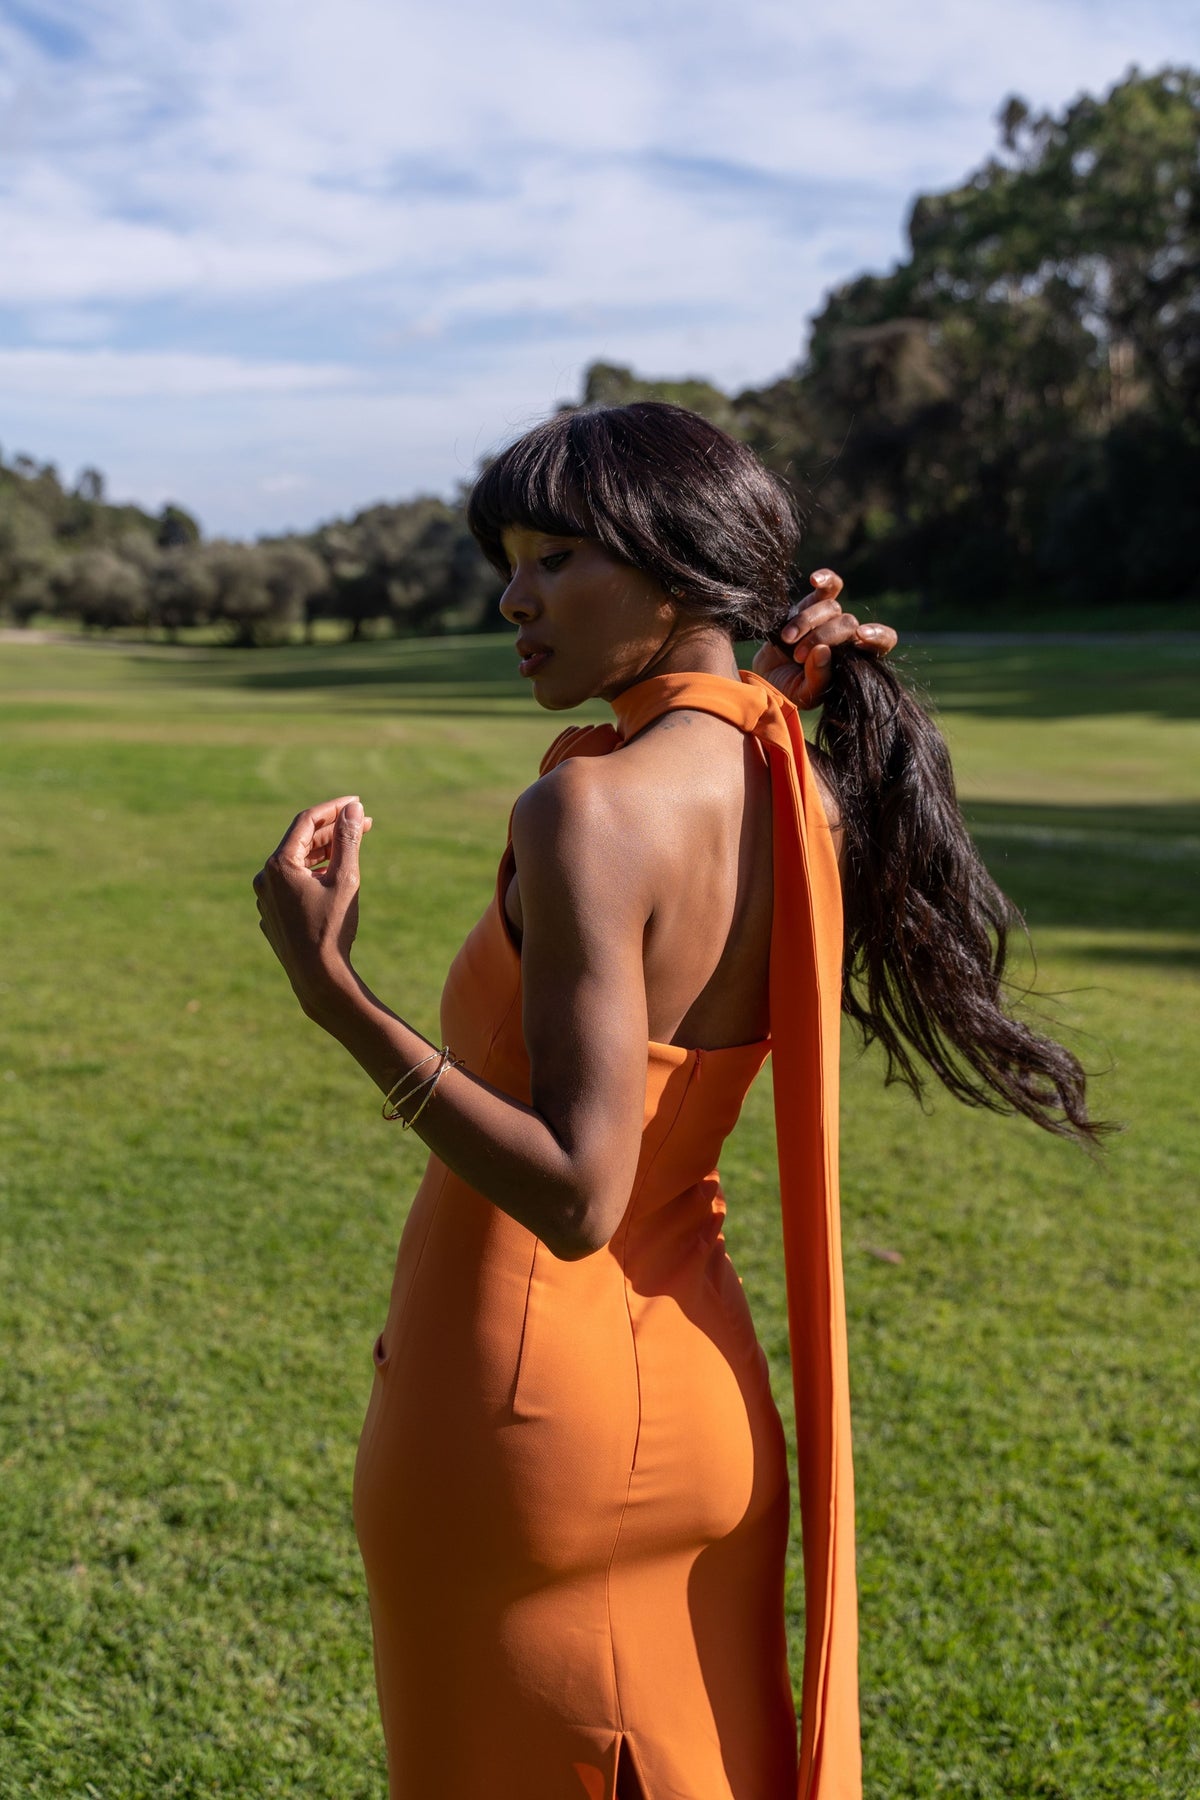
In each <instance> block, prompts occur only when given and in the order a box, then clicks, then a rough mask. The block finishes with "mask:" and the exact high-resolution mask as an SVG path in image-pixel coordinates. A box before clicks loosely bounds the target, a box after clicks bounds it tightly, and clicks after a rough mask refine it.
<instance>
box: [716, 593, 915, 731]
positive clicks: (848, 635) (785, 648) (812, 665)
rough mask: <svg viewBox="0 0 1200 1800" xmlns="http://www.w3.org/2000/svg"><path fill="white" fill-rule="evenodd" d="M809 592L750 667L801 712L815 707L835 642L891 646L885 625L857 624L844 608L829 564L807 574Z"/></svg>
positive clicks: (877, 649)
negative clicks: (808, 576)
mask: <svg viewBox="0 0 1200 1800" xmlns="http://www.w3.org/2000/svg"><path fill="white" fill-rule="evenodd" d="M810 579H811V581H812V586H813V591H812V593H811V594H810V595H809V596H808V598H807V600H803V601H801V603H800V605H799V606H797V607H794V608H793V609H792V612H791V613H790V614H789V616H788V620H787V623H786V624H785V625H784V626H783V628H782V630H781V631H780V632H779V638H780V642H779V643H772V642H767V643H765V644H764V645H763V646H762V649H761V650H759V652H758V654H757V655H756V656H755V658H754V661H753V663H752V664H751V667H752V668H753V670H754V673H755V674H756V675H761V676H763V677H764V678H765V679H766V680H767V681H769V682H770V683H771V684H772V686H773V687H777V688H778V689H779V691H780V693H781V694H783V695H784V696H785V697H786V698H787V699H788V700H790V701H791V702H792V704H793V705H794V706H798V707H799V708H800V710H801V711H802V712H805V711H808V710H809V709H810V708H811V707H814V706H820V704H821V701H822V699H823V698H824V696H825V691H826V689H827V688H828V686H829V681H830V675H831V673H832V668H833V652H834V650H835V649H837V648H838V647H839V646H840V645H843V644H853V645H854V646H855V647H856V649H859V650H869V651H872V652H874V653H875V654H876V655H878V656H886V655H887V654H888V652H889V650H894V649H895V648H896V643H897V638H896V633H895V632H894V631H893V630H892V628H891V626H890V625H861V624H860V623H859V621H858V620H857V619H856V618H855V617H854V614H853V613H848V612H843V611H842V606H841V602H840V600H839V599H838V596H839V594H840V593H841V591H842V578H841V576H840V575H836V574H835V573H834V571H833V570H832V569H818V570H816V572H815V573H814V574H813V575H812V576H811V578H810Z"/></svg>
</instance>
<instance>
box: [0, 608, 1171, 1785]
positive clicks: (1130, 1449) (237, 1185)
mask: <svg viewBox="0 0 1200 1800" xmlns="http://www.w3.org/2000/svg"><path fill="white" fill-rule="evenodd" d="M916 660H917V661H918V664H919V670H920V672H921V674H922V675H923V677H924V678H925V679H926V680H927V681H928V683H929V685H930V686H931V688H932V690H933V692H934V693H935V695H937V696H939V697H942V698H944V700H945V703H946V705H947V707H948V711H947V715H946V720H945V723H946V726H947V729H948V732H949V734H950V737H951V740H952V742H953V745H954V749H955V755H956V761H957V766H958V769H959V772H960V778H961V782H962V788H963V792H964V796H965V799H966V801H967V804H968V809H969V811H970V813H971V816H972V818H973V820H974V821H975V823H976V827H977V829H978V831H979V834H980V841H981V843H982V844H983V846H984V848H985V851H986V853H987V854H988V856H989V859H990V860H991V861H992V863H993V866H994V867H995V868H996V871H997V873H998V875H999V876H1000V878H1001V880H1002V882H1004V883H1005V885H1007V886H1008V887H1009V889H1010V891H1012V892H1013V894H1014V896H1015V897H1016V898H1017V899H1018V900H1019V901H1020V902H1021V903H1022V904H1023V905H1024V906H1025V907H1026V909H1027V911H1028V914H1029V918H1030V922H1031V926H1032V928H1033V933H1034V940H1035V945H1036V949H1037V954H1038V966H1039V987H1040V988H1041V989H1042V990H1043V991H1044V992H1045V994H1046V996H1047V997H1046V998H1045V999H1044V1000H1043V1001H1041V1002H1040V1003H1039V1004H1040V1005H1041V1006H1042V1007H1043V1009H1044V1010H1045V1011H1046V1013H1047V1015H1048V1016H1049V1017H1050V1018H1052V1019H1053V1020H1054V1022H1055V1024H1056V1027H1058V1028H1061V1029H1062V1030H1063V1031H1064V1033H1066V1034H1067V1036H1068V1037H1069V1039H1070V1041H1071V1042H1072V1044H1073V1045H1074V1046H1075V1047H1076V1049H1077V1050H1079V1052H1080V1054H1082V1055H1083V1056H1084V1058H1085V1060H1086V1061H1087V1062H1088V1064H1089V1066H1091V1067H1092V1068H1094V1069H1097V1070H1104V1071H1106V1073H1105V1074H1104V1076H1103V1078H1102V1079H1101V1080H1100V1081H1098V1082H1097V1084H1096V1090H1095V1092H1096V1103H1097V1105H1098V1107H1099V1108H1100V1110H1101V1111H1103V1112H1105V1113H1107V1114H1109V1115H1111V1116H1113V1117H1116V1118H1118V1119H1121V1120H1123V1121H1125V1122H1126V1125H1127V1130H1126V1131H1125V1133H1124V1134H1123V1136H1121V1137H1120V1138H1119V1139H1117V1140H1116V1141H1115V1142H1114V1143H1113V1145H1112V1147H1111V1149H1110V1150H1109V1152H1108V1154H1107V1156H1106V1157H1105V1159H1104V1160H1103V1162H1102V1163H1095V1162H1093V1161H1091V1160H1089V1159H1088V1158H1087V1157H1085V1156H1084V1155H1082V1154H1081V1153H1080V1152H1078V1151H1076V1150H1074V1149H1073V1148H1072V1147H1071V1146H1069V1145H1064V1144H1058V1143H1054V1142H1051V1141H1049V1140H1048V1139H1046V1138H1045V1137H1043V1136H1042V1135H1040V1134H1038V1133H1036V1132H1035V1131H1034V1130H1033V1129H1032V1128H1030V1127H1027V1126H1025V1125H1022V1124H1014V1123H1012V1122H1006V1121H1000V1120H996V1119H993V1118H991V1117H988V1116H986V1115H982V1114H976V1113H969V1112H966V1111H964V1110H963V1109H961V1108H956V1107H954V1106H953V1105H952V1104H951V1103H949V1102H945V1103H943V1102H942V1101H940V1100H936V1099H935V1100H934V1102H933V1106H932V1110H931V1111H930V1112H929V1113H928V1114H925V1113H923V1112H922V1111H921V1110H920V1109H919V1108H918V1107H917V1106H916V1105H915V1104H914V1103H913V1102H912V1100H911V1099H909V1098H908V1096H907V1095H905V1094H903V1093H900V1092H897V1091H896V1090H885V1089H884V1088H883V1087H882V1085H881V1082H880V1075H879V1069H878V1066H877V1063H876V1061H875V1060H874V1058H873V1057H867V1058H865V1059H859V1058H858V1057H857V1055H856V1053H855V1051H854V1047H853V1046H852V1045H850V1044H848V1045H847V1053H846V1086H845V1099H844V1108H843V1174H844V1210H845V1226H844V1229H845V1239H846V1275H847V1287H848V1295H849V1306H850V1315H851V1319H850V1330H851V1346H852V1359H853V1382H854V1394H855V1427H856V1452H857V1476H858V1491H859V1538H860V1573H861V1584H862V1635H863V1654H862V1673H863V1702H864V1722H865V1734H866V1758H867V1770H868V1793H869V1794H870V1795H872V1796H888V1797H891V1796H913V1797H914V1800H916V1797H920V1796H926V1795H936V1794H943V1793H944V1794H948V1795H954V1796H956V1797H957V1796H978V1797H979V1800H985V1797H986V1800H1000V1797H1001V1796H1006V1797H1007V1796H1012V1795H1031V1796H1033V1795H1037V1796H1042V1797H1049V1800H1062V1797H1070V1800H1091V1797H1092V1796H1113V1797H1114V1800H1115V1797H1116V1796H1118V1795H1119V1796H1120V1797H1121V1800H1129V1797H1131V1796H1146V1797H1147V1800H1149V1797H1150V1796H1155V1797H1156V1800H1157V1797H1158V1796H1163V1795H1166V1796H1178V1797H1180V1800H1182V1797H1183V1796H1187V1795H1190V1794H1193V1793H1195V1792H1197V1791H1200V1713H1198V1711H1197V1705H1196V1702H1197V1697H1198V1694H1200V1655H1198V1651H1197V1645H1198V1644H1200V1603H1198V1601H1200V1596H1198V1577H1197V1570H1198V1568H1200V1562H1198V1559H1197V1548H1198V1546H1197V1541H1196V1539H1197V1529H1198V1528H1197V1524H1196V1521H1197V1519H1198V1518H1200V1452H1198V1444H1197V1430H1196V1415H1195V1402H1194V1387H1195V1369H1196V1367H1197V1363H1198V1358H1200V1323H1198V1322H1200V1292H1198V1289H1200V1276H1198V1273H1197V1270H1198V1267H1200V1263H1198V1259H1197V1254H1196V1252H1197V1237H1198V1235H1200V1233H1198V1230H1197V1217H1196V1203H1195V1191H1196V1169H1197V1167H1198V1166H1200V1159H1198V1152H1200V1120H1198V1111H1200V1103H1198V1101H1197V1097H1196V1096H1197V1085H1198V1077H1200V1024H1198V1016H1200V1015H1198V1010H1197V1007H1196V999H1197V988H1198V986H1200V984H1198V982H1197V968H1198V966H1200V921H1198V919H1197V909H1196V903H1195V894H1196V891H1197V874H1198V873H1200V851H1198V848H1197V846H1198V844H1200V777H1198V776H1197V770H1198V769H1200V756H1198V755H1197V750H1198V749H1200V745H1198V743H1197V731H1198V727H1197V717H1196V715H1197V711H1198V710H1200V707H1198V689H1197V679H1196V678H1197V673H1198V672H1200V657H1198V655H1197V652H1196V651H1195V650H1194V649H1188V648H1187V647H1186V646H1184V647H1183V648H1182V649H1179V648H1176V649H1175V650H1173V651H1172V652H1171V656H1170V661H1169V666H1168V667H1166V668H1159V667H1156V666H1155V664H1154V662H1153V661H1152V660H1151V659H1149V658H1147V657H1139V658H1138V659H1137V661H1136V662H1134V660H1133V658H1132V656H1120V657H1118V656H1114V655H1113V654H1112V652H1111V651H1080V652H1077V653H1075V654H1074V655H1071V654H1068V653H1067V652H1065V651H1063V650H1061V649H1045V650H1039V649H1037V648H1028V647H1026V648H1022V649H1020V650H1019V651H1017V650H1012V651H1005V652H1002V653H999V652H997V653H992V652H989V653H986V654H984V655H975V656H967V655H966V654H965V653H964V652H962V651H961V650H954V649H947V650H938V651H934V650H924V651H922V652H921V653H920V655H919V658H917V659H916ZM511 671H512V653H511V649H510V648H509V647H507V646H506V645H504V644H502V643H500V642H498V641H496V640H489V639H471V640H464V641H462V642H461V643H445V644H441V645H430V644H419V645H404V644H392V643H381V644H372V645H363V646H330V647H325V648H322V649H320V650H318V651H314V652H309V651H306V650H303V649H293V650H281V651H269V652H261V653H236V652H221V651H216V650H188V651H184V652H169V651H165V650H152V651H142V650H137V649H134V648H120V649H117V648H110V647H97V648H96V649H91V648H83V649H75V648H68V647H61V646H37V645H32V646H26V645H21V646H17V647H10V646H7V645H5V646H0V699H2V700H3V702H4V706H3V712H2V714H0V718H2V737H0V784H2V785H0V792H2V794H3V800H4V816H5V821H6V827H7V855H6V859H5V861H6V869H5V875H6V881H5V894H6V931H5V952H4V958H3V966H2V968H0V989H2V991H0V1208H2V1217H3V1246H4V1267H5V1277H6V1278H5V1281H4V1284H3V1287H2V1288H0V1334H2V1341H3V1357H2V1359H0V1471H2V1478H0V1534H2V1542H3V1545H4V1549H3V1557H4V1563H3V1570H2V1579H0V1795H2V1796H4V1797H5V1800H7V1797H8V1796H9V1795H14V1796H15V1795H30V1796H36V1797H38V1800H49V1797H51V1796H53V1797H54V1800H60V1797H62V1796H71V1797H75V1796H80V1797H82V1796H85V1795H88V1794H91V1795H93V1796H96V1795H98V1796H102V1797H103V1800H133V1797H137V1800H143V1797H144V1800H150V1797H151V1796H154V1797H157V1796H160V1795H194V1796H197V1797H200V1796H208V1795H227V1796H238V1797H242V1796H258V1795H264V1796H265V1795H299V1794H306V1795H308V1794H312V1795H321V1796H329V1797H331V1800H332V1797H335V1796H336V1797H337V1800H353V1797H357V1796H364V1797H365V1796H371V1797H373V1800H378V1797H379V1796H380V1795H381V1794H382V1792H383V1777H382V1752H381V1749H380V1744H379V1737H378V1727H377V1724H376V1720H375V1703H374V1694H373V1682H372V1675H371V1667H370V1640H369V1626H368V1622H367V1613H366V1601H365V1594H364V1589H363V1583H362V1578H361V1573H360V1569H359V1565H358V1560H357V1552H356V1550H355V1547H354V1540H353V1534H352V1529H351V1524H350V1515H349V1493H350V1471H351V1467H352V1462H353V1455H354V1446H355V1440H356V1436H357V1430H358V1425H359V1421H360V1418H361V1414H362V1411H363V1408H364V1407H365V1403H366V1397H367V1393H368V1389H369V1385H370V1345H371V1341H372V1338H373V1336H374V1333H375V1331H376V1330H377V1328H378V1325H379V1323H380V1320H381V1317H382V1311H383V1307H384V1303H385V1299H386V1294H387V1288H388V1283H389V1279H390V1267H391V1260H392V1257H393V1254H394V1248H395V1242H396V1239H397V1237H398V1234H399V1230H400V1226H401V1224H402V1222H403V1216H404V1210H405V1206H406V1204H407V1199H408V1196H409V1194H410V1193H411V1191H412V1188H413V1186H414V1184H415V1179H416V1175H417V1172H418V1168H419V1161H418V1158H419V1146H415V1145H414V1144H413V1143H412V1141H411V1140H410V1139H407V1138H402V1137H400V1136H399V1134H397V1133H394V1132H388V1131H387V1130H386V1129H385V1128H384V1127H383V1126H382V1124H381V1123H380V1121H379V1118H378V1110H377V1107H376V1105H375V1103H374V1098H373V1090H371V1089H370V1088H369V1086H368V1085H367V1084H366V1083H365V1081H364V1078H363V1077H362V1076H361V1075H360V1074H359V1073H358V1071H357V1070H356V1069H355V1068H354V1067H353V1065H352V1064H350V1063H349V1062H348V1061H347V1060H346V1059H345V1058H344V1057H343V1056H342V1054H341V1053H340V1052H339V1051H338V1050H337V1049H336V1047H334V1046H333V1045H331V1044H329V1043H327V1042H325V1041H324V1040H322V1039H321V1038H320V1036H319V1034H317V1033H316V1032H315V1031H314V1030H313V1029H312V1028H310V1027H308V1026H307V1025H306V1024H305V1022H304V1021H303V1020H302V1019H301V1018H300V1016H299V1014H298V1012H297V1011H296V1009H295V1007H294V1003H293V1002H292V1001H291V999H290V996H289V993H288V991H287V988H286V983H285V982H284V981H283V979H282V977H281V976H280V974H279V972H278V970H277V968H276V967H275V965H274V963H273V961H272V959H271V957H270V955H269V952H268V951H267V949H266V946H265V945H264V944H263V942H262V939H261V937H260V935H259V933H258V931H257V929H256V920H255V914H254V908H253V899H252V896H251V893H250V889H249V877H250V875H251V873H252V872H253V870H254V869H255V868H256V867H257V866H258V864H259V863H260V862H261V860H262V858H263V855H264V853H265V852H266V851H267V850H268V849H269V848H270V847H271V846H272V845H273V844H274V842H275V841H276V839H277V838H278V837H279V835H280V832H281V831H282V829H283V827H284V825H285V824H286V823H287V820H288V819H289V817H290V816H291V814H292V813H293V812H294V811H295V810H296V808H297V807H298V806H299V805H301V804H304V803H306V802H307V801H309V800H311V799H315V798H319V797H323V796H324V795H326V794H329V793H333V792H345V791H359V792H361V793H362V795H363V797H364V799H365V800H366V801H367V803H368V805H369V807H370V809H371V811H372V812H373V813H374V815H375V818H376V821H377V824H376V830H375V831H374V832H373V833H372V836H371V838H370V840H369V841H368V844H367V846H366V852H365V864H366V887H365V891H364V902H363V928H362V937H361V946H362V948H361V959H360V960H361V966H362V969H363V972H364V974H365V975H366V977H367V979H368V980H369V981H370V982H371V983H372V985H373V986H375V987H377V988H378V989H379V990H380V991H382V992H383V993H384V994H385V995H386V996H387V997H388V998H389V1000H391V1001H392V1002H393V1003H394V1004H396V1005H397V1006H398V1007H399V1008H401V1009H402V1010H404V1011H405V1012H406V1013H407V1014H408V1016H410V1017H411V1018H412V1019H413V1020H414V1022H415V1023H416V1024H417V1025H419V1026H421V1027H422V1028H425V1029H429V1030H432V1029H433V1027H434V1023H435V1020H436V1007H437V994H438V989H439V986H440V980H441V974H442V972H443V970H444V968H445V966H446V963H447V962H448V960H449V958H450V956H451V955H452V953H453V950H454V948H455V946H456V944H457V942H458V941H459V939H460V937H461V935H462V933H463V931H464V930H465V929H466V928H467V926H468V925H469V924H470V923H471V921H472V920H473V918H474V917H475V916H476V914H477V912H478V911H479V909H480V908H481V906H482V905H483V904H484V903H485V901H486V899H487V896H488V893H489V890H490V886H491V881H492V877H493V872H494V864H495V858H496V855H497V853H498V849H499V845H500V842H501V841H502V838H503V831H504V823H505V818H506V814H507V809H508V807H509V805H510V804H511V801H512V798H513V796H514V795H515V793H516V791H517V790H518V789H519V787H520V786H521V785H522V784H523V783H524V782H526V781H527V780H529V779H530V778H531V776H532V774H533V773H534V772H535V770H536V764H537V758H538V755H539V753H540V750H541V749H542V748H543V747H544V745H545V743H546V742H547V741H548V739H549V737H550V736H551V735H552V734H553V732H554V731H555V730H556V729H557V728H558V725H559V724H560V723H562V721H555V720H551V719H548V718H546V717H545V716H544V715H538V714H536V713H533V712H531V710H530V702H529V698H528V695H527V693H526V692H525V691H524V690H523V689H521V688H519V687H518V685H517V683H516V681H515V680H514V678H513V676H512V672H511ZM769 1102H770V1094H769V1084H768V1083H764V1084H762V1086H761V1087H760V1089H759V1090H757V1091H756V1092H755V1094H754V1095H752V1097H751V1100H750V1102H749V1104H748V1107H747V1109H746V1114H745V1117H744V1119H743V1123H742V1125H741V1126H740V1127H739V1130H738V1133H737V1135H736V1138H735V1140H734V1142H733V1143H732V1144H731V1146H730V1148H729V1153H728V1155H727V1157H726V1160H725V1168H724V1173H725V1177H726V1186H727V1190H728V1194H729V1200H730V1215H731V1217H730V1232H729V1235H730V1239H731V1245H732V1248H733V1252H734V1255H735V1257H736V1259H737V1261H738V1263H739V1267H740V1268H741V1269H742V1271H743V1274H744V1277H745V1281H746V1286H747V1289H748V1291H749V1292H750V1294H751V1298H752V1301H753V1304H754V1307H755V1312H756V1316H757V1319H758V1321H759V1326H760V1331H761V1335H762V1337H763V1341H764V1343H765V1344H766V1345H767V1347H768V1349H769V1351H770V1354H771V1356H772V1360H773V1366H774V1370H775V1377H776V1391H777V1393H778V1395H779V1397H780V1401H781V1404H782V1405H784V1407H785V1410H786V1408H787V1405H788V1379H787V1366H786V1320H785V1312H784V1301H783V1292H782V1283H781V1280H780V1265H779V1255H778V1235H777V1225H776V1218H775V1212H776V1198H775V1191H774V1176H773V1166H772V1157H771V1144H770V1127H769V1113H770V1104H769ZM880 1252H887V1253H889V1255H888V1257H886V1258H885V1257H883V1256H881V1255H880ZM897 1258H898V1259H899V1260H896V1259H897ZM797 1582H798V1578H797ZM794 1601H795V1605H796V1609H797V1617H796V1618H794V1619H793V1643H794V1647H795V1649H796V1651H797V1654H798V1650H799V1632H798V1607H799V1589H798V1585H797V1586H796V1589H795V1593H794ZM797 1672H798V1665H797ZM697 1800H701V1797H697Z"/></svg>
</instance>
